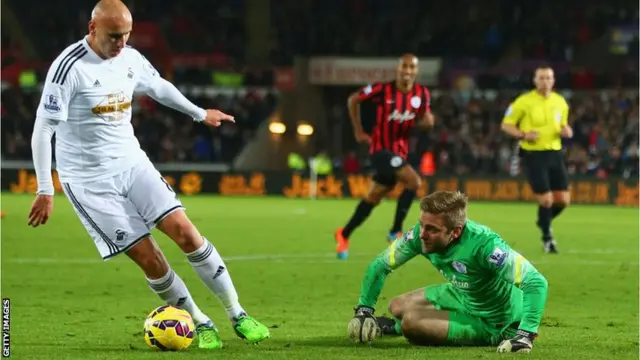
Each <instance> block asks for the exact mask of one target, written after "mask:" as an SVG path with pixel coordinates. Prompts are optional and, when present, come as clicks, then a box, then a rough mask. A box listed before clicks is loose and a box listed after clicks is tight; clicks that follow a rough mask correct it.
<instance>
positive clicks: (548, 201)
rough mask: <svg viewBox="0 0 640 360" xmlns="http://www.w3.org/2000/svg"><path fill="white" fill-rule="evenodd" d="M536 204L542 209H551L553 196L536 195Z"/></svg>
mask: <svg viewBox="0 0 640 360" xmlns="http://www.w3.org/2000/svg"><path fill="white" fill-rule="evenodd" d="M538 204H540V206H543V207H551V206H552V205H553V196H552V195H551V193H545V194H540V195H538Z"/></svg>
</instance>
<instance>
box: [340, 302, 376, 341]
mask: <svg viewBox="0 0 640 360" xmlns="http://www.w3.org/2000/svg"><path fill="white" fill-rule="evenodd" d="M374 311H375V310H374V309H373V308H371V307H368V306H358V307H357V308H356V309H355V316H354V317H353V318H351V320H350V321H349V324H348V326H347V333H348V335H349V339H351V340H352V341H354V342H356V343H363V344H364V343H370V342H372V341H373V339H375V338H376V337H378V336H380V335H381V332H382V331H381V330H380V326H379V325H378V319H376V317H375V316H374V315H373V312H374Z"/></svg>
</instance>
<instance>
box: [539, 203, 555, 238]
mask: <svg viewBox="0 0 640 360" xmlns="http://www.w3.org/2000/svg"><path fill="white" fill-rule="evenodd" d="M551 214H552V210H551V208H550V207H543V206H538V226H539V227H540V230H542V239H543V240H551Z"/></svg>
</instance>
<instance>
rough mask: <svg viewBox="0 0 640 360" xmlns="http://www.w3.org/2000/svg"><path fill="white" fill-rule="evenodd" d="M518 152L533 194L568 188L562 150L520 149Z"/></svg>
mask: <svg viewBox="0 0 640 360" xmlns="http://www.w3.org/2000/svg"><path fill="white" fill-rule="evenodd" d="M520 154H521V156H522V160H523V162H524V165H525V169H526V170H525V171H526V174H527V179H528V180H529V185H530V186H531V189H532V190H533V192H534V194H544V193H547V192H549V191H567V190H569V175H568V174H567V166H566V165H565V163H564V154H563V153H562V151H558V150H547V151H527V150H522V149H520Z"/></svg>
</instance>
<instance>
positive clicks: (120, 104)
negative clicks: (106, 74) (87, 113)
mask: <svg viewBox="0 0 640 360" xmlns="http://www.w3.org/2000/svg"><path fill="white" fill-rule="evenodd" d="M130 109H131V99H129V97H128V96H126V95H125V94H124V93H123V92H122V91H120V92H117V93H113V94H109V95H107V96H106V97H105V98H104V99H103V100H102V101H101V102H100V103H99V104H98V105H97V106H95V107H93V108H92V109H91V112H92V113H93V114H94V115H97V116H99V117H101V118H103V119H105V120H107V121H119V120H123V119H125V118H126V117H127V115H128V111H129V110H130Z"/></svg>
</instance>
